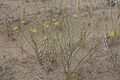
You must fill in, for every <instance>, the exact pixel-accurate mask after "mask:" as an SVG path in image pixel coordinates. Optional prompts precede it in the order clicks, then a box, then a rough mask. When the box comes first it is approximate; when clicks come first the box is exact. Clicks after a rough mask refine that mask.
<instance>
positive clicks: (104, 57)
mask: <svg viewBox="0 0 120 80" xmlns="http://www.w3.org/2000/svg"><path fill="white" fill-rule="evenodd" d="M78 1H79V2H80V1H81V2H80V3H78V5H77V4H76V5H77V6H76V5H75V1H74V0H73V1H72V0H68V3H67V4H65V5H67V10H68V12H69V13H70V15H72V17H73V18H72V20H70V26H71V30H70V33H71V36H72V37H74V39H73V42H77V41H78V37H80V36H81V34H80V33H83V32H87V36H88V37H87V38H86V40H85V47H84V48H81V49H80V50H79V51H78V52H77V53H78V54H76V55H75V62H74V60H73V61H72V63H73V64H72V67H74V66H76V65H77V61H79V60H81V61H82V59H84V56H86V54H87V53H88V52H90V53H91V54H92V55H91V54H89V57H88V56H87V59H86V58H85V59H84V60H83V61H82V62H81V65H79V66H78V68H77V71H76V75H75V76H74V78H71V79H67V78H66V76H65V74H64V69H63V66H62V62H61V61H60V60H58V59H57V61H52V60H49V59H48V60H46V61H45V62H43V63H42V64H40V63H39V62H38V61H37V60H35V59H33V58H32V57H31V56H30V54H26V53H25V52H24V50H22V49H21V48H24V49H25V50H26V51H28V52H31V53H33V55H34V51H33V50H32V48H31V47H30V45H29V42H28V41H27V40H26V37H25V36H27V31H28V30H29V29H31V28H36V29H37V31H38V33H37V34H36V35H37V40H42V39H43V35H42V29H43V28H42V27H41V26H42V24H43V22H44V20H46V19H47V16H46V15H47V14H48V12H47V11H48V10H49V9H50V6H52V5H55V6H56V7H57V9H58V12H56V13H59V11H60V10H59V9H60V5H59V3H60V0H55V2H54V3H53V2H52V0H46V1H44V0H42V1H41V0H0V80H65V78H66V80H106V79H108V80H119V77H120V63H119V43H120V42H119V39H117V40H118V41H117V42H116V41H115V42H114V41H113V39H111V40H109V44H111V45H109V49H110V50H112V53H114V54H113V56H112V57H111V56H110V55H109V53H108V50H107V49H106V47H105V45H104V41H103V39H104V35H105V34H106V33H109V32H111V31H113V30H114V29H115V27H116V26H117V28H119V23H120V22H119V14H120V12H119V10H120V8H119V6H120V5H119V0H118V3H117V5H116V6H114V7H112V6H108V5H107V4H106V3H107V2H106V1H105V0H102V1H101V0H99V1H96V0H91V1H90V2H89V0H86V1H85V0H78ZM52 3H53V4H52ZM89 6H90V8H89ZM91 9H92V10H91ZM89 10H90V11H89ZM21 21H23V23H20V22H21ZM25 21H27V22H26V23H25V24H24V22H25ZM74 22H75V23H74ZM15 27H17V28H20V29H21V31H20V32H12V30H13V28H15ZM53 32H54V31H53ZM24 34H25V35H24ZM118 38H119V37H118ZM27 39H29V37H28V36H27ZM88 42H89V43H88ZM114 43H115V44H114ZM78 44H79V43H78ZM93 49H94V50H93ZM57 55H58V54H57ZM113 57H115V58H113ZM114 59H115V61H114Z"/></svg>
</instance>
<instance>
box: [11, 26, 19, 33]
mask: <svg viewBox="0 0 120 80" xmlns="http://www.w3.org/2000/svg"><path fill="white" fill-rule="evenodd" d="M12 30H13V31H15V32H19V31H20V30H19V28H18V27H16V26H15V27H14V28H13V29H12Z"/></svg>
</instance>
